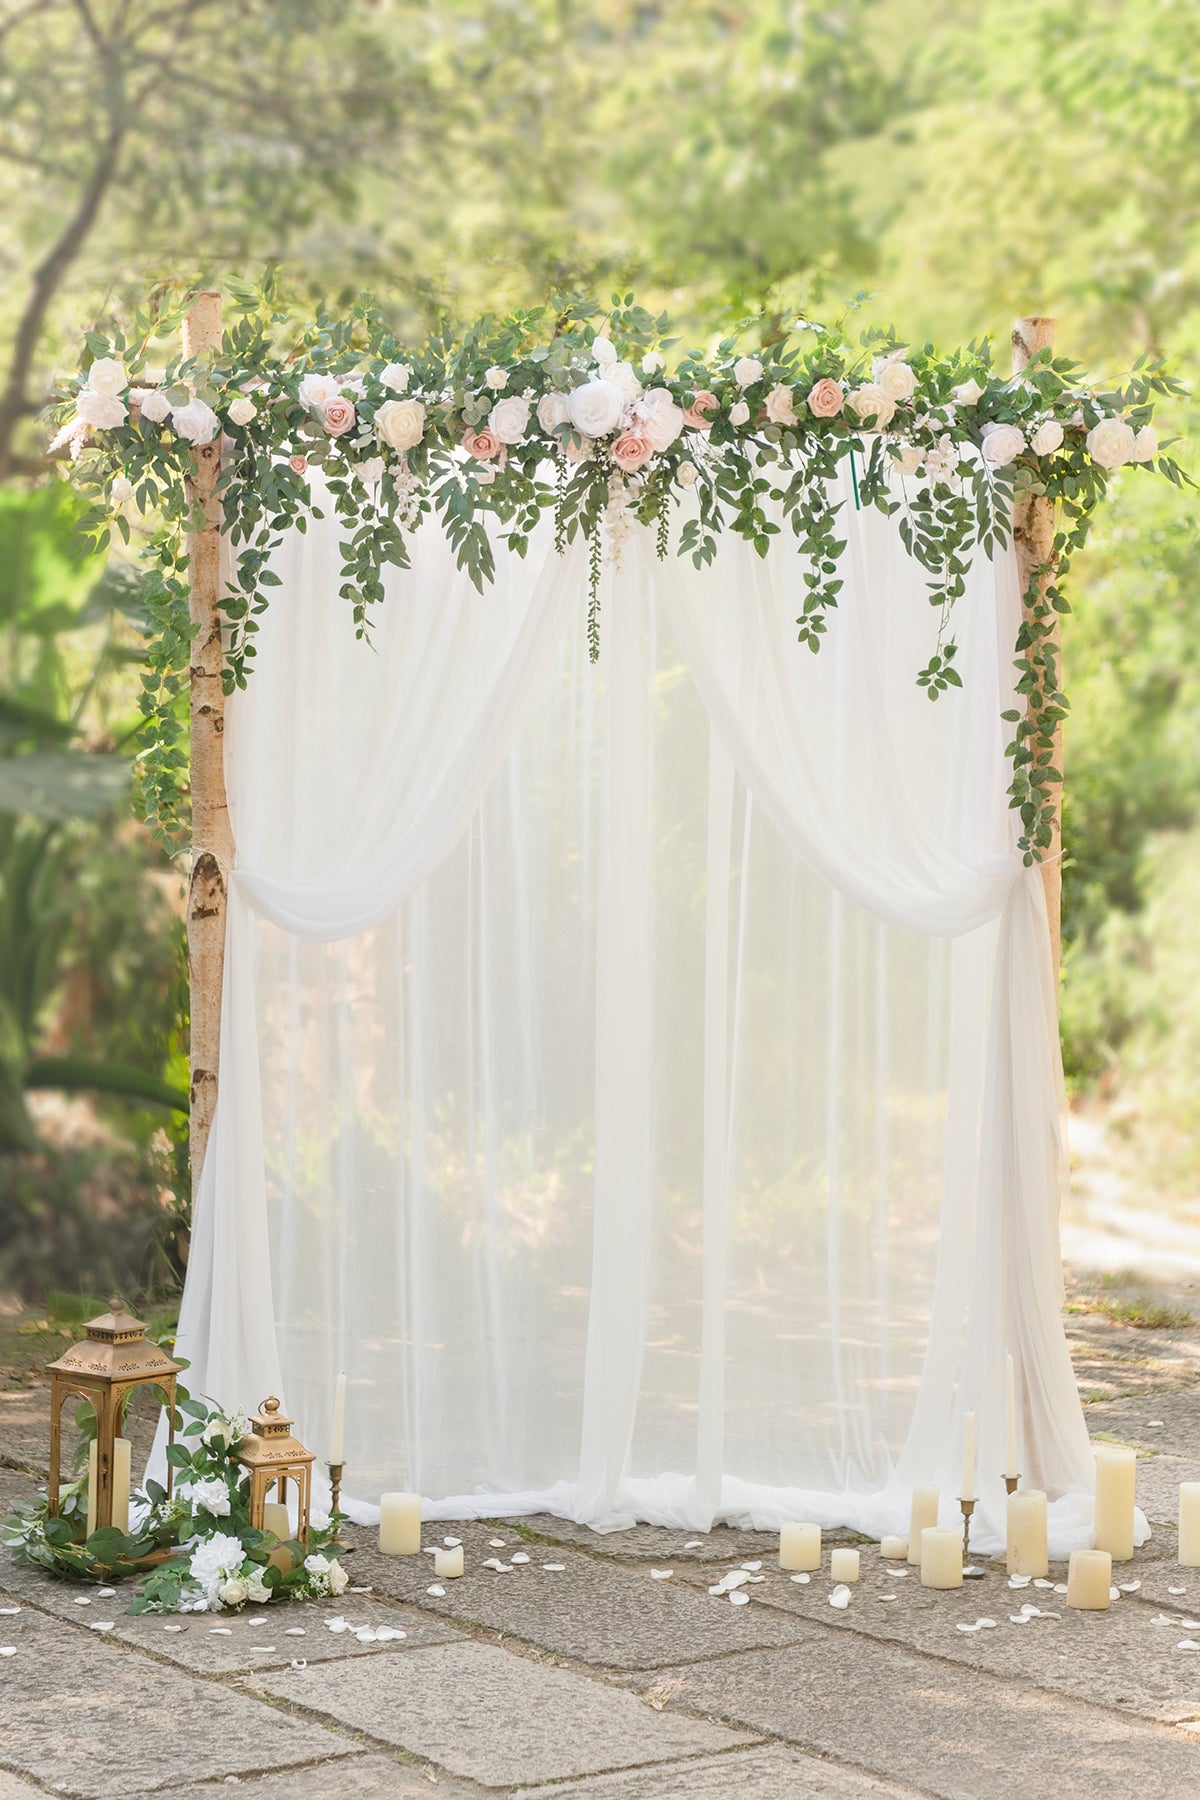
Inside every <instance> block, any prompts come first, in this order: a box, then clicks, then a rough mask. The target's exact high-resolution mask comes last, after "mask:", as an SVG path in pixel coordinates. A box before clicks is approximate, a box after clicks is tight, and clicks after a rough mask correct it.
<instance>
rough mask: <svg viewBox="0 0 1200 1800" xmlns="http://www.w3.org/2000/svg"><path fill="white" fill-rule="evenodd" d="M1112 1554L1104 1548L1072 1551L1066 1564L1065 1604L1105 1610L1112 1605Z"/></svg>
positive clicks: (1086, 1608)
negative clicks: (1110, 1590)
mask: <svg viewBox="0 0 1200 1800" xmlns="http://www.w3.org/2000/svg"><path fill="white" fill-rule="evenodd" d="M1111 1586H1112V1557H1111V1556H1110V1555H1109V1554H1108V1551H1107V1550H1072V1552H1071V1560H1070V1562H1069V1563H1068V1565H1067V1605H1068V1606H1075V1607H1078V1608H1079V1609H1080V1611H1081V1612H1107V1611H1108V1609H1109V1607H1110V1606H1111V1605H1112V1595H1111V1594H1110V1593H1109V1589H1110V1588H1111Z"/></svg>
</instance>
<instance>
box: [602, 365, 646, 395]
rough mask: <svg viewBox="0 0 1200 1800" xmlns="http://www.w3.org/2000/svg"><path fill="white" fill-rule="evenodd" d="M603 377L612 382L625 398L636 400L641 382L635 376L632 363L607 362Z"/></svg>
mask: <svg viewBox="0 0 1200 1800" xmlns="http://www.w3.org/2000/svg"><path fill="white" fill-rule="evenodd" d="M604 379H605V381H611V382H614V383H615V384H616V386H617V387H619V388H620V390H621V392H622V393H623V394H624V396H625V398H626V399H627V400H636V399H637V398H638V397H639V395H640V394H641V391H642V384H641V382H640V381H639V380H638V378H637V374H636V371H635V370H634V366H633V364H632V363H627V362H614V363H609V364H608V366H607V368H606V369H605V371H604Z"/></svg>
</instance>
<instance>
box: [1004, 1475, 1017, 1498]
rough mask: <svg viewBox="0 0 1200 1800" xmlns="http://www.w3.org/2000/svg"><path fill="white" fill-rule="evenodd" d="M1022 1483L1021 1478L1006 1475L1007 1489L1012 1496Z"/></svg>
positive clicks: (1005, 1483)
mask: <svg viewBox="0 0 1200 1800" xmlns="http://www.w3.org/2000/svg"><path fill="white" fill-rule="evenodd" d="M1020 1483H1021V1477H1020V1476H1019V1475H1006V1476H1005V1477H1004V1485H1005V1488H1006V1489H1007V1490H1008V1492H1009V1493H1010V1494H1015V1493H1016V1491H1017V1488H1018V1487H1019V1486H1020Z"/></svg>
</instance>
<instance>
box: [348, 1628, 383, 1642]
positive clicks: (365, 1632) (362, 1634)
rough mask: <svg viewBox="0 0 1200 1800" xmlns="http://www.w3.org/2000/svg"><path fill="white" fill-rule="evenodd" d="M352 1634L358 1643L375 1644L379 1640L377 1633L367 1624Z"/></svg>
mask: <svg viewBox="0 0 1200 1800" xmlns="http://www.w3.org/2000/svg"><path fill="white" fill-rule="evenodd" d="M354 1635H355V1637H356V1638H357V1639H358V1641H359V1643H360V1644H375V1643H378V1641H379V1633H378V1632H377V1631H373V1630H372V1628H371V1627H370V1626H369V1625H364V1626H363V1629H362V1630H361V1631H356V1632H355V1634H354Z"/></svg>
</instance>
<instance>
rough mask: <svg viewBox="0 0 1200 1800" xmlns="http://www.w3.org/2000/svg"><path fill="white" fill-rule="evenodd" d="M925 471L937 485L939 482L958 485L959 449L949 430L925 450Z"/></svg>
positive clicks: (953, 485) (946, 484)
mask: <svg viewBox="0 0 1200 1800" xmlns="http://www.w3.org/2000/svg"><path fill="white" fill-rule="evenodd" d="M925 473H926V475H927V476H928V478H929V480H930V481H932V482H933V484H934V486H935V487H936V486H937V485H938V483H939V482H940V483H941V485H942V486H943V487H957V486H958V450H957V447H956V446H955V442H954V439H953V438H952V437H951V436H950V433H949V432H948V431H947V432H943V433H942V436H941V437H940V438H939V439H938V441H937V443H936V445H935V446H934V448H933V449H932V450H927V451H926V452H925Z"/></svg>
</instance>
